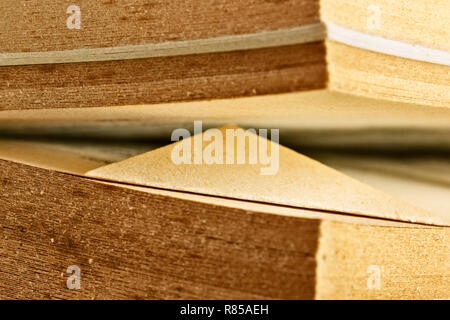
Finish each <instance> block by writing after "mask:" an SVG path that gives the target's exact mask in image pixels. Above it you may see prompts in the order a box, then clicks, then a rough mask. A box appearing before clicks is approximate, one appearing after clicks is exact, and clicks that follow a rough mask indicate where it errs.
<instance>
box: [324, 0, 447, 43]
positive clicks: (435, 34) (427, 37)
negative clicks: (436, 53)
mask: <svg viewBox="0 0 450 320" xmlns="http://www.w3.org/2000/svg"><path fill="white" fill-rule="evenodd" d="M320 5H321V9H320V11H321V17H322V20H324V21H326V22H332V23H335V24H337V25H339V26H342V27H346V28H349V29H353V30H357V31H361V32H364V33H368V34H373V35H379V36H381V37H383V38H386V39H391V40H398V41H403V42H408V43H412V44H417V45H422V46H424V47H429V48H435V49H440V50H444V51H450V42H449V39H450V28H449V27H450V25H449V22H448V16H449V15H450V6H449V4H448V1H442V0H415V1H409V0H396V1H391V0H377V1H371V0H339V1H335V0H321V1H320ZM377 20H378V22H377Z"/></svg>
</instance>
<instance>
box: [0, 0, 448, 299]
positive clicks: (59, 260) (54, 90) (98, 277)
mask: <svg viewBox="0 0 450 320" xmlns="http://www.w3.org/2000/svg"><path fill="white" fill-rule="evenodd" d="M449 16H450V4H449V3H448V2H447V1H439V0H416V1H413V2H411V1H406V0H400V1H388V0H373V1H366V0H353V1H350V0H335V1H333V0H322V1H320V2H319V1H318V0H287V1H262V0H251V1H246V2H239V1H235V0H231V1H230V0H228V1H225V0H214V1H212V0H200V1H193V0H192V1H191V0H189V1H159V0H158V1H151V2H149V1H140V0H122V1H92V0H79V1H77V3H74V4H70V5H69V4H67V2H65V1H50V0H41V1H36V0H29V1H12V0H6V1H2V2H1V3H0V18H1V19H0V28H1V30H2V32H1V33H0V79H1V82H0V134H2V139H0V186H1V197H0V211H1V212H2V213H1V214H0V226H1V229H0V230H1V234H0V298H45V299H47V298H51V299H58V298H85V299H88V298H89V299H90V298H132V299H139V298H147V299H149V298H184V299H190V298H193V299H196V298H204V299H205V298H225V299H227V298H234V299H247V298H250V299H251V298H260V299H262V298H264V299H265V298H276V299H314V298H316V299H375V298H382V299H392V298H393V299H413V298H421V299H448V298H449V297H450V273H449V270H450V268H449V267H450V237H449V236H450V229H449V227H450V207H449V200H448V199H450V188H449V184H450V180H449V177H450V165H449V162H448V150H449V148H450V108H449V107H450V90H449V88H450V34H449V32H450V31H449V30H450V25H449V20H448V17H449ZM196 120H202V121H203V124H204V127H205V129H206V128H210V127H218V126H220V125H223V124H226V123H236V124H238V125H240V126H242V127H247V128H248V127H253V128H277V129H280V133H281V135H282V138H283V140H282V141H286V142H287V141H289V143H290V145H293V146H296V145H297V146H300V149H301V148H303V147H305V146H307V147H310V148H311V147H313V148H318V147H322V148H323V149H321V150H319V151H317V149H315V152H312V154H311V156H312V157H313V158H315V159H317V160H319V161H321V162H318V161H316V160H313V159H311V158H310V157H307V156H305V155H302V154H301V153H298V152H296V151H294V150H292V149H288V148H286V147H283V146H282V145H278V144H277V143H276V142H272V141H268V140H265V139H263V138H261V137H259V136H258V137H256V136H252V134H251V133H250V134H249V133H248V132H246V131H244V130H241V129H238V128H236V127H233V126H227V127H221V128H220V129H219V132H221V133H222V135H223V136H224V137H225V136H226V135H225V133H224V132H225V130H233V131H234V132H235V133H236V134H237V138H236V139H239V137H241V138H242V137H243V140H242V141H250V140H252V139H256V140H253V141H258V144H257V145H258V146H259V147H258V148H261V146H264V145H265V146H266V147H267V150H270V151H271V152H274V150H279V154H278V155H279V158H277V159H278V160H279V162H278V163H277V164H276V166H277V170H275V171H274V172H272V173H273V174H269V175H267V174H261V172H262V171H264V170H265V169H267V165H261V164H223V163H221V164H219V163H215V164H207V163H201V164H189V165H188V164H176V163H174V161H173V159H172V158H171V155H172V154H173V150H174V148H178V147H179V146H180V144H182V143H190V144H195V141H196V140H195V137H192V138H186V139H184V140H183V142H178V143H175V144H170V145H167V146H164V147H162V148H156V149H155V148H153V147H150V146H145V145H144V146H140V147H139V148H136V147H135V145H134V144H133V143H131V142H124V143H122V149H120V150H118V149H116V148H113V149H110V148H107V146H106V143H104V142H99V143H94V142H93V141H92V140H88V141H85V142H83V143H82V144H75V145H74V144H73V141H69V140H62V141H59V142H57V143H55V142H49V141H44V142H43V141H26V140H17V139H7V137H6V136H8V137H9V138H11V137H10V136H12V135H20V137H22V138H23V137H24V136H27V137H29V136H33V135H41V136H42V135H43V136H46V137H47V138H48V137H49V136H50V137H52V136H58V137H61V136H65V137H67V136H71V137H73V136H75V137H91V138H92V137H93V136H95V137H103V138H104V137H108V138H111V137H112V138H124V137H125V138H129V137H132V138H146V139H150V138H155V137H158V138H163V139H165V140H164V141H167V140H168V138H170V133H171V132H172V131H173V130H174V129H176V128H179V127H182V128H185V127H187V128H189V127H190V126H192V124H193V123H194V121H196ZM207 132H209V133H207ZM214 132H217V131H214ZM205 134H209V135H211V131H206V132H205V133H203V135H202V134H198V135H197V136H196V137H197V138H199V137H200V138H199V139H200V140H204V141H210V140H208V139H206V138H205V136H204V135H205ZM233 139H234V138H233ZM152 141H153V140H152ZM233 141H234V140H233ZM324 147H327V148H328V149H327V148H324ZM330 147H333V148H335V147H345V148H351V149H352V150H353V149H354V148H358V147H364V148H365V149H370V150H372V151H373V150H386V149H387V150H390V151H393V150H394V151H395V150H411V149H413V150H415V151H416V152H417V150H419V151H420V150H427V151H430V150H431V151H433V152H434V154H433V156H432V157H430V158H426V157H417V156H412V157H411V159H409V160H408V161H407V157H408V156H407V155H406V156H405V157H404V158H402V159H400V160H399V159H398V158H397V159H392V158H389V157H388V156H383V155H378V156H374V155H373V154H372V155H368V156H361V155H360V156H356V155H348V154H347V155H346V156H343V155H342V154H335V153H333V152H332V151H333V150H332V149H330ZM205 148H206V146H205V145H204V146H203V148H201V152H202V153H203V152H205ZM436 151H438V152H443V154H444V155H443V156H442V155H439V154H437V153H436ZM216 152H217V151H216ZM226 152H229V150H227V151H226ZM226 152H225V154H224V155H223V158H222V160H223V159H225V158H226V157H227V154H226ZM251 152H252V151H251V149H248V148H247V149H246V154H245V155H246V159H247V158H248V159H249V158H250V157H251ZM445 152H447V153H445ZM272 154H273V153H272ZM215 155H216V154H215ZM233 158H234V154H233ZM332 167H333V168H335V169H333V168H332ZM336 169H337V170H339V171H337V170H336ZM70 266H77V267H79V268H80V270H81V274H82V279H83V280H82V287H81V288H79V290H70V288H68V286H67V282H66V281H67V273H66V270H68V268H69V267H70Z"/></svg>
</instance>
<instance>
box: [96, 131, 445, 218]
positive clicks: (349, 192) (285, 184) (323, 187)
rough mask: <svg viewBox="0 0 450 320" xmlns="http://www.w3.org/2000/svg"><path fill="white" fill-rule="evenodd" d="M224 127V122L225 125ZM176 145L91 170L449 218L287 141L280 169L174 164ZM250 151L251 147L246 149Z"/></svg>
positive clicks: (310, 203) (392, 214)
mask: <svg viewBox="0 0 450 320" xmlns="http://www.w3.org/2000/svg"><path fill="white" fill-rule="evenodd" d="M225 129H226V127H223V128H221V131H222V132H224V130H225ZM242 134H243V133H242ZM224 137H225V134H224ZM189 139H193V138H192V137H191V138H189ZM259 139H262V138H259ZM178 143H180V142H178ZM270 143H271V144H272V142H270ZM175 145H176V144H171V145H168V146H166V147H163V148H160V149H156V150H154V151H151V152H148V153H145V154H142V155H139V156H136V157H133V158H130V159H127V160H124V161H121V162H118V163H113V164H110V165H107V166H104V167H100V168H97V169H94V170H92V171H90V172H88V173H87V176H90V177H95V178H100V179H106V180H111V181H117V182H124V183H130V184H135V185H142V186H149V187H157V188H164V189H171V190H180V191H187V192H193V193H200V194H208V195H215V196H221V197H227V198H235V199H243V200H251V201H258V202H265V203H273V204H279V205H286V206H293V207H300V208H308V209H317V210H326V211H334V212H343V213H348V214H355V215H364V216H371V217H377V218H386V219H392V220H399V221H408V222H418V223H425V224H437V225H446V224H449V223H448V221H447V220H446V218H445V217H440V216H438V215H434V214H432V213H429V212H427V211H425V210H423V209H420V208H416V207H414V206H412V205H410V204H408V203H406V202H403V201H401V200H397V199H395V198H393V197H391V196H389V195H387V194H385V193H383V192H380V191H377V190H375V189H373V188H371V187H370V186H367V185H365V184H363V183H360V182H358V181H357V180H354V179H352V178H349V177H347V176H345V175H343V174H341V173H339V172H338V171H336V170H333V169H331V168H329V167H326V166H325V165H322V164H320V163H319V162H317V161H315V160H312V159H310V158H308V157H305V156H303V155H301V154H299V153H297V152H295V151H293V150H290V149H288V148H285V147H283V146H280V149H279V153H280V162H279V170H278V172H277V173H276V174H275V175H261V174H260V169H261V168H262V167H266V166H263V165H261V164H256V165H253V164H248V162H247V163H246V164H239V165H238V164H234V165H221V164H211V165H206V164H202V165H195V164H180V165H176V164H175V163H174V162H173V161H172V158H171V153H172V149H173V147H174V146H175ZM205 145H206V144H204V145H203V146H204V147H205ZM247 147H248V144H247ZM271 148H273V146H271ZM224 150H225V149H224ZM248 152H249V151H248V149H247V155H248Z"/></svg>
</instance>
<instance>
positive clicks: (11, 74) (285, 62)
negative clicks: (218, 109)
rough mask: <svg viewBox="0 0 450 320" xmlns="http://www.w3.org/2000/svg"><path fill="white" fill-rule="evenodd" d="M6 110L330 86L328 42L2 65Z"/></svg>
mask: <svg viewBox="0 0 450 320" xmlns="http://www.w3.org/2000/svg"><path fill="white" fill-rule="evenodd" d="M0 79H2V80H4V81H2V82H1V83H2V84H1V85H0V101H1V102H0V111H4V110H26V109H43V108H44V109H45V108H83V107H102V106H120V105H132V104H150V103H161V102H170V101H188V100H199V99H211V98H231V97H238V96H251V95H256V94H270V93H280V92H290V91H298V90H307V89H319V88H324V87H325V85H326V79H327V75H326V66H325V48H324V44H323V42H314V43H309V44H300V45H291V46H281V47H275V48H265V49H255V50H244V51H233V52H223V53H207V54H198V55H185V56H174V57H159V58H148V59H134V60H123V61H105V62H86V63H73V64H51V65H30V66H10V67H1V68H0Z"/></svg>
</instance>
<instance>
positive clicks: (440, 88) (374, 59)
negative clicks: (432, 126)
mask: <svg viewBox="0 0 450 320" xmlns="http://www.w3.org/2000/svg"><path fill="white" fill-rule="evenodd" d="M327 61H328V72H329V87H330V89H332V90H336V91H340V92H345V93H349V94H355V95H361V96H366V97H371V98H379V99H388V100H393V101H400V102H408V103H418V104H425V105H430V106H441V107H448V106H450V91H449V90H448V89H449V87H450V67H449V66H443V65H438V64H433V63H427V62H421V61H415V60H410V59H403V58H400V57H395V56H391V55H385V54H381V53H376V52H371V51H368V50H363V49H358V48H354V47H350V46H347V45H344V44H339V43H337V42H334V41H327Z"/></svg>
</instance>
